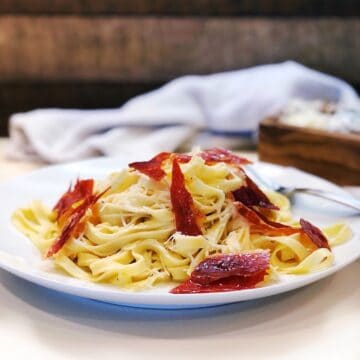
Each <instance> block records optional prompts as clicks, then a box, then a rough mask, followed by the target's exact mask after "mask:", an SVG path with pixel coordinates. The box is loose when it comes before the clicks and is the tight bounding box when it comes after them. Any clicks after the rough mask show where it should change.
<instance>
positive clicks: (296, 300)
mask: <svg viewBox="0 0 360 360" xmlns="http://www.w3.org/2000/svg"><path fill="white" fill-rule="evenodd" d="M5 143H6V141H5V140H0V181H2V180H5V179H10V178H11V177H13V176H16V175H19V174H21V173H25V172H28V171H29V170H31V169H34V168H36V167H39V166H40V165H39V164H29V163H20V162H16V163H15V162H12V161H9V160H6V159H5V158H4V147H5ZM3 205H5V206H6V204H3ZM2 240H4V239H2ZM8 240H9V241H10V239H8ZM359 275H360V261H357V262H355V263H353V264H352V265H350V266H348V267H347V268H345V269H344V270H342V271H340V272H339V273H337V274H335V275H334V276H331V277H330V278H327V279H325V280H322V281H320V282H318V283H316V284H314V285H310V286H307V287H306V288H304V289H300V290H298V291H293V292H290V293H288V294H285V295H279V296H275V297H272V298H270V299H266V300H259V301H252V302H246V303H239V304H233V305H227V306H220V307H214V308H208V309H203V310H187V311H185V310H180V311H168V310H156V311H154V310H144V309H132V308H127V307H121V306H112V305H106V304H102V303H98V302H95V301H88V300H83V299H80V298H77V297H73V296H69V295H63V294H60V293H57V292H54V291H51V290H47V289H44V288H41V287H39V286H37V285H33V284H31V283H29V282H27V281H24V280H21V279H18V278H17V277H15V276H13V275H10V274H8V273H6V272H5V271H2V270H0V354H1V358H3V359H15V358H20V357H21V358H24V359H27V358H29V356H31V358H33V359H101V360H105V359H110V358H111V359H129V360H130V359H145V358H146V359H156V360H160V359H169V358H172V359H234V360H235V359H240V358H241V359H251V360H255V359H276V360H280V359H286V360H291V359H317V360H320V359H327V360H329V359H342V360H347V359H353V360H356V359H360V345H359V340H360V338H359V334H360V306H359V305H360V287H359Z"/></svg>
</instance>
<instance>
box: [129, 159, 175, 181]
mask: <svg viewBox="0 0 360 360" xmlns="http://www.w3.org/2000/svg"><path fill="white" fill-rule="evenodd" d="M170 156H171V153H168V152H162V153H160V154H158V155H156V156H155V157H153V158H152V159H150V160H149V161H140V162H133V163H131V164H129V167H131V168H133V169H136V170H138V171H140V172H142V173H143V174H145V175H147V176H149V177H150V178H152V179H153V180H156V181H159V180H161V179H162V178H163V177H164V176H165V171H164V170H163V169H162V167H161V166H162V163H163V162H164V161H165V160H167V159H169V158H170Z"/></svg>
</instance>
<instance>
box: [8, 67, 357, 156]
mask: <svg viewBox="0 0 360 360" xmlns="http://www.w3.org/2000/svg"><path fill="white" fill-rule="evenodd" d="M292 98H302V99H327V100H330V101H334V102H337V103H339V105H342V106H348V107H359V98H358V96H357V94H356V92H355V91H354V90H353V89H352V88H351V86H350V85H348V84H347V83H346V82H344V81H342V80H340V79H337V78H335V77H332V76H329V75H325V74H323V73H320V72H317V71H314V70H311V69H309V68H306V67H304V66H302V65H300V64H297V63H295V62H292V61H287V62H284V63H280V64H272V65H262V66H256V67H253V68H249V69H243V70H238V71H229V72H224V73H218V74H213V75H206V76H194V75H191V76H184V77H180V78H178V79H175V80H173V81H171V82H169V83H168V84H166V85H164V86H162V87H161V88H159V89H157V90H154V91H151V92H149V93H147V94H144V95H140V96H137V97H135V98H133V99H131V100H130V101H128V102H127V103H126V104H124V105H123V106H121V107H120V108H116V109H106V110H65V109H40V110H33V111H29V112H26V113H19V114H14V115H12V116H11V118H10V147H9V149H8V156H9V157H11V158H17V159H41V160H44V161H47V162H63V161H70V160H76V159H82V158H86V157H91V156H95V155H99V154H103V155H117V154H132V155H134V154H139V155H140V157H141V158H144V157H146V156H150V155H151V154H153V153H155V152H159V151H173V150H175V149H176V148H178V147H179V146H181V145H183V144H184V142H186V141H187V140H189V139H190V138H191V137H192V136H193V135H194V134H195V133H197V132H199V130H201V131H203V132H204V131H206V132H208V133H209V134H212V135H214V136H225V137H227V136H229V137H231V136H234V135H235V136H240V137H241V136H243V137H249V136H251V135H252V134H254V133H255V131H256V129H257V125H258V123H259V121H261V120H262V119H263V118H265V117H266V116H269V115H273V114H276V113H278V112H279V111H280V110H281V109H282V108H283V107H284V106H285V105H286V104H287V103H288V101H289V100H290V99H292Z"/></svg>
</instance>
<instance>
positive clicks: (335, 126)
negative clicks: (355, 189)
mask: <svg viewBox="0 0 360 360" xmlns="http://www.w3.org/2000/svg"><path fill="white" fill-rule="evenodd" d="M259 157H260V160H262V161H267V162H272V163H276V164H281V165H287V166H294V167H297V168H299V169H302V170H304V171H307V172H310V173H313V174H315V175H318V176H321V177H324V178H326V179H328V180H331V181H333V182H335V183H337V184H340V185H360V111H359V110H357V109H339V108H337V106H336V104H332V103H327V102H324V101H316V102H305V101H300V100H298V101H295V102H293V103H291V104H289V106H287V107H286V108H285V109H284V111H283V112H282V113H281V114H279V115H278V116H275V117H269V118H267V119H265V120H263V121H262V122H261V123H260V128H259ZM305 185H306V186H309V185H311V184H304V186H305Z"/></svg>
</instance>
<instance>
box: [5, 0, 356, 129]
mask: <svg viewBox="0 0 360 360" xmlns="http://www.w3.org/2000/svg"><path fill="white" fill-rule="evenodd" d="M359 34H360V1H359V0H352V1H351V0H343V1H337V0H327V1H325V0H323V1H316V0H311V1H310V0H302V1H301V0H292V1H290V0H272V1H269V0H257V1H256V0H247V1H240V0H237V1H236V0H217V1H215V0H193V1H188V0H173V1H165V0H151V1H149V0H132V1H129V0H102V1H99V0H31V1H30V0H1V1H0V134H5V133H6V131H7V130H6V129H7V119H8V116H9V114H11V113H13V112H17V111H25V110H29V109H33V108H36V107H52V106H57V107H79V108H95V107H113V106H119V105H121V104H122V103H123V102H124V101H126V99H128V98H129V97H132V96H134V95H136V94H139V93H142V92H145V91H148V90H151V89H153V88H156V87H158V86H160V85H161V84H163V83H165V82H167V81H169V80H171V79H173V78H175V77H177V76H180V75H184V74H206V73H210V72H215V71H223V70H231V69H238V68H243V67H247V66H251V65H256V64H262V63H268V62H277V61H283V60H287V59H293V60H297V61H299V62H302V63H303V64H305V65H308V66H311V67H313V68H315V69H319V70H322V71H325V72H328V73H330V74H334V75H336V76H340V77H342V78H344V79H345V80H347V81H349V82H350V83H352V84H353V85H354V86H355V87H356V88H358V89H359V88H360V62H359V57H360V35H359Z"/></svg>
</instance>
